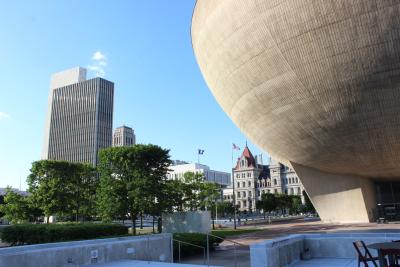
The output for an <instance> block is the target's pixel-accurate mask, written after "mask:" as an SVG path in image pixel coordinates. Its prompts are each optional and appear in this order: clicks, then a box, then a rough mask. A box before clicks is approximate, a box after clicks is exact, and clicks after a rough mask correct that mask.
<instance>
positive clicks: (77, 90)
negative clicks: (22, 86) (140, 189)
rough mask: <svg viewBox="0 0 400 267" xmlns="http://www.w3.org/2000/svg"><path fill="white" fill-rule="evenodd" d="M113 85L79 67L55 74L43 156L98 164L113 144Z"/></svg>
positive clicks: (50, 96)
mask: <svg viewBox="0 0 400 267" xmlns="http://www.w3.org/2000/svg"><path fill="white" fill-rule="evenodd" d="M113 103H114V84H113V83H112V82H110V81H107V80H105V79H102V78H94V79H90V80H86V69H83V68H80V67H76V68H73V69H69V70H66V71H62V72H59V73H56V74H54V75H53V76H52V79H51V85H50V93H49V107H48V113H47V119H46V126H45V138H44V145H43V154H42V158H43V159H54V160H67V161H71V162H85V163H91V164H93V165H96V164H97V158H98V155H97V154H98V151H99V149H101V148H105V147H110V146H111V145H112V121H113Z"/></svg>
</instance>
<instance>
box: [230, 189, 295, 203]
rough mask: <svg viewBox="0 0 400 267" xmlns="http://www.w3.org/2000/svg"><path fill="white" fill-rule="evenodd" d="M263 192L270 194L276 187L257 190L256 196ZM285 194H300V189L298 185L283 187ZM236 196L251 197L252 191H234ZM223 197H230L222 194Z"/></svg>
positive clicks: (276, 190) (276, 191) (275, 190)
mask: <svg viewBox="0 0 400 267" xmlns="http://www.w3.org/2000/svg"><path fill="white" fill-rule="evenodd" d="M265 193H267V194H270V193H278V189H276V188H275V189H274V190H272V189H271V190H270V189H267V190H257V196H258V197H260V196H261V194H265ZM285 194H286V195H295V194H296V195H300V194H301V189H300V187H296V188H289V190H288V189H285ZM236 196H237V198H246V197H251V196H252V192H251V191H248V192H247V193H246V191H239V192H236ZM224 199H225V200H226V199H231V195H225V196H224Z"/></svg>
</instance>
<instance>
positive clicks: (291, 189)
mask: <svg viewBox="0 0 400 267" xmlns="http://www.w3.org/2000/svg"><path fill="white" fill-rule="evenodd" d="M290 194H291V195H294V190H293V187H292V188H290Z"/></svg>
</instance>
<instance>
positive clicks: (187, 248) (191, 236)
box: [173, 233, 223, 259]
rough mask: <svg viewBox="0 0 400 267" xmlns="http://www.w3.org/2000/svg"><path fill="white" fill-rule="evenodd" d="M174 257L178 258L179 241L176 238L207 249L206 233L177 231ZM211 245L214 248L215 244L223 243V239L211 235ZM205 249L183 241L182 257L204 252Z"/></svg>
mask: <svg viewBox="0 0 400 267" xmlns="http://www.w3.org/2000/svg"><path fill="white" fill-rule="evenodd" d="M173 238H174V259H178V249H179V248H178V247H179V245H178V242H177V241H175V240H179V241H184V242H187V243H191V244H194V245H197V246H202V247H204V248H205V249H206V250H207V245H206V244H207V236H206V235H205V234H200V233H175V234H174V236H173ZM208 241H209V246H210V250H213V249H214V247H215V246H218V244H219V243H221V242H222V241H223V240H222V239H219V238H216V237H213V236H210V237H209V239H208ZM202 253H203V249H202V248H198V247H195V246H191V245H188V244H184V243H181V257H182V258H183V257H186V256H190V255H194V254H202Z"/></svg>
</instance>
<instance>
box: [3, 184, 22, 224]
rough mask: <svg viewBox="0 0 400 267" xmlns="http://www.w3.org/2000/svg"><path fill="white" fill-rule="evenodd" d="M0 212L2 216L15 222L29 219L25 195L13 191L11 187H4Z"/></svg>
mask: <svg viewBox="0 0 400 267" xmlns="http://www.w3.org/2000/svg"><path fill="white" fill-rule="evenodd" d="M0 212H1V213H3V214H4V215H3V217H4V218H5V219H6V220H7V221H9V222H11V223H13V224H15V223H23V222H26V221H28V219H29V207H28V201H27V199H26V197H24V196H22V195H21V194H19V193H17V192H14V191H13V190H12V189H11V187H7V188H6V194H5V195H4V204H2V205H0Z"/></svg>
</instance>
